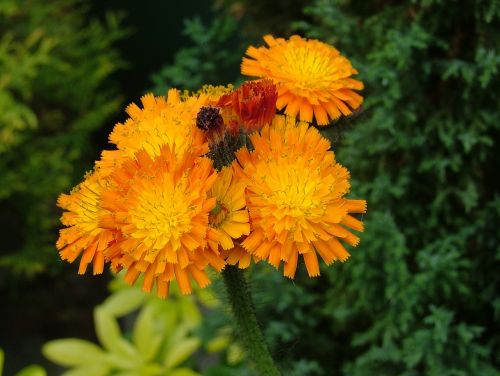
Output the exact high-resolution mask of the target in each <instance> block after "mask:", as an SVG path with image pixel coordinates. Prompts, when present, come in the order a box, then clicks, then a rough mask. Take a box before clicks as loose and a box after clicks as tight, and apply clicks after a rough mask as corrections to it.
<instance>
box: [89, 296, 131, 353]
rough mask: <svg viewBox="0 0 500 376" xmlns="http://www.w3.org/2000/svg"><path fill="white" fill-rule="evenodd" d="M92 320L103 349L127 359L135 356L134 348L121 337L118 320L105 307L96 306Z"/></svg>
mask: <svg viewBox="0 0 500 376" xmlns="http://www.w3.org/2000/svg"><path fill="white" fill-rule="evenodd" d="M94 321H95V330H96V334H97V338H98V339H99V342H100V343H101V344H102V345H103V346H104V348H105V349H107V350H109V351H111V352H113V353H115V354H117V355H121V356H124V357H125V358H128V359H129V360H132V359H135V358H136V357H137V355H138V354H137V351H136V349H135V348H134V347H133V346H132V345H131V344H130V343H129V342H127V341H126V340H125V339H123V338H122V333H121V330H120V326H119V325H118V322H117V321H116V319H115V318H114V317H113V316H112V315H111V314H110V313H109V312H108V311H107V310H106V308H104V307H102V306H98V307H96V308H95V309H94ZM127 363H129V362H127Z"/></svg>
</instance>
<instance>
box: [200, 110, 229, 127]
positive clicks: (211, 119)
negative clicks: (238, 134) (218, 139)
mask: <svg viewBox="0 0 500 376" xmlns="http://www.w3.org/2000/svg"><path fill="white" fill-rule="evenodd" d="M196 126H197V127H198V128H200V129H201V130H202V131H205V132H209V131H217V130H221V129H222V128H223V126H224V119H222V115H221V114H220V108H219V107H214V106H203V107H202V108H201V109H200V111H198V114H197V115H196Z"/></svg>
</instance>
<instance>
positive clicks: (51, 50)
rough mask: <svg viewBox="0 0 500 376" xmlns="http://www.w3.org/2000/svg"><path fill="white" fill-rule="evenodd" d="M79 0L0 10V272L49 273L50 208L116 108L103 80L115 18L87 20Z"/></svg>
mask: <svg viewBox="0 0 500 376" xmlns="http://www.w3.org/2000/svg"><path fill="white" fill-rule="evenodd" d="M86 15H87V8H86V6H84V4H83V3H82V2H81V1H79V0H51V1H43V0H30V1H28V0H2V1H1V2H0V72H1V75H0V171H1V172H2V173H1V174H0V226H1V229H2V230H1V233H2V239H3V241H2V245H1V246H0V267H4V268H5V267H8V268H9V270H10V271H12V272H15V273H26V274H32V273H36V272H39V271H42V270H44V269H45V268H46V267H47V265H48V264H50V263H51V261H52V262H53V264H52V265H54V264H55V261H56V260H57V258H55V257H54V241H55V237H56V229H57V228H58V227H59V224H58V221H57V217H58V211H57V209H56V207H55V202H56V199H57V196H58V194H60V193H61V192H63V191H67V190H68V189H69V188H70V187H71V186H72V185H74V184H75V182H76V180H77V179H80V177H81V176H82V175H83V171H84V170H85V169H87V168H88V167H89V166H90V161H91V160H92V159H93V158H95V157H96V156H97V153H96V152H95V151H94V150H93V149H92V148H91V146H90V145H91V143H90V142H89V141H90V140H91V136H92V132H93V131H94V130H96V129H98V128H99V127H101V126H102V125H103V124H104V123H105V122H106V121H107V120H108V119H109V118H110V116H111V115H113V114H114V113H116V112H117V110H118V108H119V106H120V102H121V100H120V97H119V96H118V95H117V91H116V90H115V88H114V84H113V82H112V80H111V79H110V75H111V74H112V73H113V72H115V71H116V70H117V69H118V68H120V67H122V66H123V62H122V60H121V59H120V56H119V54H118V52H117V50H116V49H115V48H114V47H113V45H114V43H115V42H116V41H117V40H119V39H121V38H123V37H124V36H125V35H126V32H125V31H124V29H123V27H122V26H120V19H121V16H120V15H118V14H109V15H108V16H107V18H106V20H105V21H103V22H100V21H97V20H93V21H90V22H89V21H87V16H86Z"/></svg>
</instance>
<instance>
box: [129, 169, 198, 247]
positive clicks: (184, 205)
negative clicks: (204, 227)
mask: <svg viewBox="0 0 500 376" xmlns="http://www.w3.org/2000/svg"><path fill="white" fill-rule="evenodd" d="M186 188H187V179H186V178H185V177H184V178H182V179H181V180H180V181H179V182H177V184H174V182H172V180H171V179H167V178H163V179H161V180H160V182H159V184H155V185H154V186H153V187H149V188H148V189H147V190H143V191H140V192H139V194H138V196H137V204H136V205H135V207H134V208H133V209H132V210H130V216H131V219H130V222H131V224H132V225H133V226H134V227H135V231H133V233H132V234H131V235H132V237H134V238H136V239H142V241H143V243H144V244H145V245H147V246H148V247H150V248H151V249H152V250H157V251H159V250H161V249H162V248H163V247H164V246H165V245H166V244H167V243H168V242H172V243H173V246H174V249H177V248H178V246H180V243H179V240H180V238H181V236H182V235H183V234H185V233H187V232H189V231H190V230H191V219H192V218H193V216H195V214H196V213H195V207H190V205H189V203H190V200H189V195H188V194H187V192H186Z"/></svg>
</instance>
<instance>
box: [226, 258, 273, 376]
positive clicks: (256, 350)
mask: <svg viewBox="0 0 500 376" xmlns="http://www.w3.org/2000/svg"><path fill="white" fill-rule="evenodd" d="M222 275H223V276H224V282H225V284H226V289H227V292H228V295H229V300H230V301H231V306H232V308H233V314H234V318H235V320H236V325H237V329H238V334H239V335H240V340H241V341H242V342H243V345H244V346H245V350H246V353H247V355H249V356H250V358H251V359H252V361H253V363H254V366H255V368H256V370H257V371H258V373H259V375H265V376H267V375H271V376H275V375H276V376H279V375H280V372H279V371H278V368H277V367H276V365H275V364H274V361H273V358H272V357H271V354H270V353H269V349H268V348H267V345H266V342H265V340H264V336H263V335H262V331H261V330H260V328H259V324H258V322H257V317H256V316H255V311H254V307H253V303H252V297H251V295H250V290H249V289H248V285H247V281H246V280H245V276H244V275H243V271H242V270H241V269H238V268H237V267H236V266H232V265H226V267H225V269H224V270H223V271H222Z"/></svg>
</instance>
